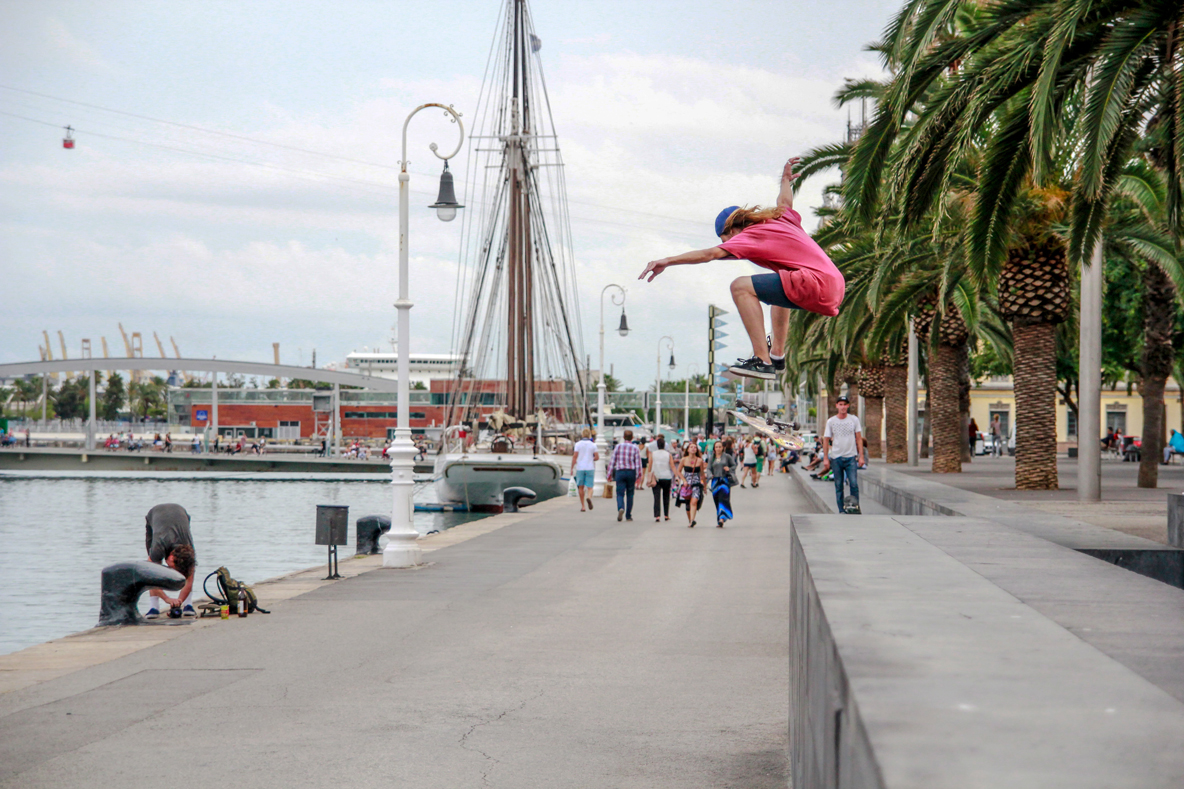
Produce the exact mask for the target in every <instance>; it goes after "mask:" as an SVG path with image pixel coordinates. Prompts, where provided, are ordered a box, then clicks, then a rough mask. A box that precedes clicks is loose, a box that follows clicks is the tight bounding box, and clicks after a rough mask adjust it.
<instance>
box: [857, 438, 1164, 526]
mask: <svg viewBox="0 0 1184 789" xmlns="http://www.w3.org/2000/svg"><path fill="white" fill-rule="evenodd" d="M873 463H877V464H878V463H883V461H882V460H879V461H873ZM888 468H891V469H892V470H893V471H900V472H903V473H906V474H909V475H912V476H916V477H920V478H923V479H928V480H931V481H933V482H940V483H942V484H944V485H951V486H953V487H956V488H961V489H963V490H968V491H971V492H973V493H981V494H983V495H986V496H994V497H995V498H1000V499H1005V500H1007V501H1015V502H1019V503H1022V504H1023V505H1024V506H1027V507H1031V508H1033V509H1037V510H1041V511H1042V512H1048V513H1052V514H1055V515H1064V516H1066V517H1069V518H1074V519H1076V520H1080V521H1085V522H1086V523H1092V524H1095V525H1097V526H1105V527H1107V528H1110V529H1116V530H1118V531H1121V532H1125V533H1127V534H1133V535H1135V536H1137V537H1143V538H1145V539H1148V540H1155V541H1156V542H1161V543H1166V541H1167V494H1168V493H1180V492H1184V464H1182V463H1180V462H1179V461H1177V463H1176V464H1174V465H1167V466H1164V465H1161V466H1160V467H1159V487H1158V488H1140V487H1139V486H1138V484H1137V481H1138V474H1139V464H1138V463H1124V462H1122V461H1121V460H1115V459H1111V458H1103V460H1102V501H1100V502H1089V503H1082V502H1079V501H1077V459H1076V458H1072V459H1070V458H1064V457H1062V458H1059V459H1058V460H1057V475H1058V478H1059V482H1060V490H1047V491H1044V490H1041V491H1035V490H1016V489H1015V458H1011V457H1004V458H993V457H976V458H975V459H974V461H973V462H971V463H964V464H963V465H962V473H961V474H934V473H933V472H932V471H930V461H929V460H926V459H922V460H921V461H920V465H919V466H917V467H916V468H912V467H910V466H907V465H905V464H903V463H901V464H895V463H894V464H892V465H890V466H888Z"/></svg>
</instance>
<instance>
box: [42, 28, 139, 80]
mask: <svg viewBox="0 0 1184 789" xmlns="http://www.w3.org/2000/svg"><path fill="white" fill-rule="evenodd" d="M45 36H46V39H47V40H48V42H49V45H50V48H51V49H52V50H53V51H55V52H56V53H57V54H58V55H59V56H62V57H65V58H67V59H68V60H69V61H71V62H73V63H75V64H77V65H79V66H84V67H86V68H89V69H93V70H95V71H101V72H106V73H108V74H115V73H124V69H121V68H117V67H116V66H115V65H114V64H112V63H111V62H110V61H109V60H107V59H106V58H104V57H103V56H102V55H101V54H99V51H98V50H97V49H95V48H94V47H93V46H91V45H90V44H88V43H86V42H85V41H83V40H82V39H80V38H78V36H76V35H74V34H73V33H71V32H70V29H69V28H67V27H66V25H65V24H64V23H63V22H62V21H61V20H60V19H57V18H56V17H48V18H46V20H45Z"/></svg>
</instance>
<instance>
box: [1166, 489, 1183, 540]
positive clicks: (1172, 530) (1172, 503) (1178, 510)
mask: <svg viewBox="0 0 1184 789" xmlns="http://www.w3.org/2000/svg"><path fill="white" fill-rule="evenodd" d="M1168 545H1171V546H1172V547H1173V548H1184V496H1182V495H1180V494H1179V493H1169V494H1168Z"/></svg>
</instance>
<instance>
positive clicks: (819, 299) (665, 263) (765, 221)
mask: <svg viewBox="0 0 1184 789" xmlns="http://www.w3.org/2000/svg"><path fill="white" fill-rule="evenodd" d="M799 161H800V159H799V158H798V157H794V158H792V159H790V160H789V161H788V162H786V163H785V168H784V169H783V170H782V173H781V192H780V193H779V194H778V195H777V205H776V206H775V207H774V208H761V207H760V206H754V207H753V208H748V207H741V206H735V205H734V206H729V207H728V208H725V209H724V210H723V211H720V213H719V216H717V217H716V218H715V234H716V235H717V236H719V238H720V241H721V242H722V243H721V244H720V245H719V246H715V247H710V248H708V249H699V250H696V251H694V252H684V253H683V254H681V255H675V256H674V257H668V258H662V259H661V260H652V261H650V263H649V265H647V266H646V267H645V271H643V272H641V276H640V277H638V279H646V277H647V276H648V277H649V279H648V280H646V281H647V282H653V281H654V278H655V277H657V276H658V275H659V274H661V273H662V272H663V271H665V270H666V269H667V268H668V267H669V266H684V265H692V264H695V263H707V262H709V261H712V260H723V259H727V258H739V259H743V260H749V261H751V262H753V263H755V264H756V265H758V266H760V267H761V268H766V269H769V271H770V272H772V273H769V274H755V275H752V276H745V277H738V278H736V279H735V280H733V281H732V288H731V290H732V301H733V302H735V304H736V311H737V312H738V313H740V319H741V320H742V321H743V322H744V330H745V331H746V332H748V338H749V339H750V340H751V341H752V357H751V358H749V359H744V360H739V361H738V362H737V363H736V364H734V365H732V366H731V367H730V368H729V372H731V373H732V374H734V375H738V376H742V377H746V378H762V379H766V380H768V379H772V378H775V377H776V376H777V373H778V372H780V371H781V370H784V369H785V357H784V355H783V354H784V353H785V336H786V333H787V332H788V330H789V311H790V310H807V311H809V312H815V313H818V314H819V315H830V316H833V315H838V314H839V305H840V304H841V303H842V301H843V292H844V289H845V288H846V282H845V281H844V280H843V275H842V274H841V273H840V272H839V270H838V268H836V267H835V264H834V263H833V262H831V259H830V258H829V257H827V255H826V253H825V252H823V251H822V247H820V246H818V244H817V242H815V241H814V239H812V238H810V236H809V234H807V233H806V231H805V230H803V229H802V217H801V214H799V213H798V212H797V211H795V210H793V182H794V181H795V180H797V179H798V178H799V177H800V176H799V175H798V174H796V173H794V171H793V168H794V165H795V164H797V163H798V162H799ZM762 302H763V303H765V304H769V305H771V307H772V324H773V335H772V338H771V339H766V338H767V335H766V334H765V315H764V311H763V309H762V308H761V303H762ZM773 349H776V350H777V351H778V354H779V355H774V354H773V353H772V351H773Z"/></svg>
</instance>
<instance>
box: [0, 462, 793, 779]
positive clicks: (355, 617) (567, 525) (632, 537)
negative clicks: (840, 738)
mask: <svg viewBox="0 0 1184 789" xmlns="http://www.w3.org/2000/svg"><path fill="white" fill-rule="evenodd" d="M766 480H767V481H765V482H764V484H762V485H761V488H760V489H759V490H744V491H738V495H737V496H736V501H735V508H736V510H737V512H738V519H737V520H736V521H734V522H732V523H730V524H729V525H728V527H727V528H724V529H717V528H714V526H711V525H710V522H709V521H708V525H707V526H703V525H700V526H699V527H697V528H695V529H694V530H691V529H687V528H686V526H685V525H684V524H685V520H684V519H682V513H681V511H678V512H677V514H675V515H672V519H671V520H670V521H669V522H663V523H660V524H655V523H654V522H653V520H652V519H651V518H649V517H646V516H647V515H648V513H649V507H648V504H649V502H648V497H649V494H648V492H647V493H644V494H642V496H643V497H644V498H642V499H639V506H638V511H637V512H636V513H635V514H636V519H635V520H634V521H633V522H631V523H630V522H621V523H618V522H617V520H616V512H615V510H614V509H613V508H612V507H611V506H606V505H610V502H607V501H604V500H599V501H598V504H599V506H597V508H596V509H595V510H594V511H593V512H592V513H588V514H581V513H579V511H578V506H577V505H576V504H575V503H574V502H573V500H572V499H562V500H556V501H553V502H546V503H544V504H542V505H539V509H538V510H536V511H535V513H533V514H532V513H531V512H530V511H529V510H528V511H527V513H525V515H524V516H523V517H516V516H500V517H502V518H512V519H514V520H513V522H511V523H509V525H506V526H504V527H503V528H497V529H496V530H494V528H493V525H492V524H493V522H495V521H497V520H498V519H497V518H494V519H487V520H485V521H480V522H478V524H474V526H478V525H480V524H485V525H484V526H482V527H481V528H482V529H483V531H482V533H480V534H479V536H475V537H473V538H472V539H468V540H467V541H464V542H456V541H457V540H459V539H460V537H461V536H462V535H461V532H460V529H458V530H454V531H457V532H458V534H457V536H456V537H454V538H452V540H453V541H454V542H456V544H451V545H448V546H447V547H442V548H440V549H439V550H435V551H433V552H431V553H430V554H428V555H427V559H428V560H429V561H431V562H432V564H431V565H429V566H427V567H425V568H423V569H418V570H383V569H374V570H372V571H369V572H363V573H361V574H359V575H356V576H354V577H352V578H348V579H346V580H343V581H339V582H335V583H330V584H326V585H321V586H319V587H317V588H313V589H312V590H311V591H305V592H304V593H303V594H298V595H297V596H291V597H289V598H288V599H286V600H279V601H278V602H275V603H274V606H273V613H272V614H271V615H270V616H253V617H251V618H249V619H247V620H245V621H240V620H236V619H232V620H230V621H227V622H222V621H212V622H209V623H204V624H202V625H201V626H193V627H192V628H190V629H188V631H187V632H185V634H184V635H181V636H179V637H176V638H172V639H170V640H167V641H164V642H161V643H157V644H155V645H153V646H149V647H147V648H144V649H140V650H139V651H135V652H132V653H131V654H126V655H123V656H121V657H118V658H116V659H114V660H109V661H107V662H104V663H101V664H98V665H93V666H90V667H88V668H83V669H81V670H77V671H73V672H72V673H69V674H65V675H64V676H59V677H56V678H54V679H49V680H48V681H44V682H40V683H38V684H34V685H29V686H27V687H23V688H20V689H17V690H13V691H12V692H9V693H5V694H0V786H3V787H8V786H12V787H16V786H20V787H24V788H26V789H28V788H32V787H74V786H77V787H88V789H92V788H96V787H120V789H124V788H126V787H139V786H143V787H156V786H161V785H164V784H166V783H168V784H178V785H186V786H216V785H219V784H221V785H234V786H245V787H250V786H284V787H304V786H307V787H324V786H349V787H369V786H374V787H378V786H381V787H388V786H416V787H449V789H452V788H454V787H479V786H506V787H515V789H520V788H521V787H524V786H531V787H549V786H564V787H566V786H571V787H585V786H613V787H659V786H660V787H670V786H679V787H696V786H701V787H729V786H735V787H766V786H769V787H773V786H776V787H784V786H785V784H786V780H787V779H786V775H787V769H786V747H787V741H786V736H787V733H786V726H787V720H788V627H787V623H788V618H789V611H788V585H789V559H788V557H789V551H788V547H789V544H790V532H789V516H790V515H792V514H795V513H805V512H810V511H811V509H812V508H811V506H810V505H809V504H808V503H807V502H806V500H805V498H804V497H803V496H802V494H801V492H800V490H799V489H798V488H797V487H796V483H795V482H794V481H793V480H791V479H790V478H789V477H787V476H778V477H776V478H772V479H769V478H766ZM442 536H443V535H442ZM361 561H373V560H361ZM348 564H349V563H348V562H347V563H345V564H343V569H345V567H346V565H348ZM297 586H299V584H297ZM309 586H316V584H309ZM96 593H97V590H96ZM282 596H283V595H279V597H282ZM96 609H97V601H96ZM147 629H148V628H139V629H137V630H140V631H144V630H147ZM129 630H130V629H129ZM123 632H128V630H124V631H123ZM82 638H85V637H82Z"/></svg>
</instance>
